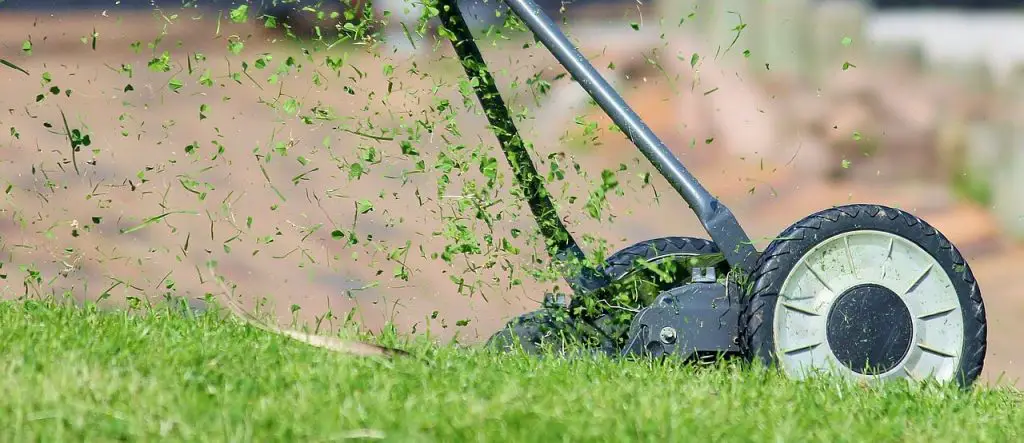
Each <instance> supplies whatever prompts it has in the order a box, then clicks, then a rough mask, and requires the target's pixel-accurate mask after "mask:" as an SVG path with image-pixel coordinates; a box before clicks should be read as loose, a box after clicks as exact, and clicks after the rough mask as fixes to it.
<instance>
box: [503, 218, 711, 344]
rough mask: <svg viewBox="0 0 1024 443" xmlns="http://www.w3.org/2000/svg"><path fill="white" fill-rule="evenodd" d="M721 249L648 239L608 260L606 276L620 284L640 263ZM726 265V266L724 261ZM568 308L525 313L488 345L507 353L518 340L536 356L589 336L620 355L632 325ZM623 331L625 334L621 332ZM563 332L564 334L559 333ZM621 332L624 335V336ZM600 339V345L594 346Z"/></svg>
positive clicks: (678, 239)
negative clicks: (575, 315) (578, 315)
mask: <svg viewBox="0 0 1024 443" xmlns="http://www.w3.org/2000/svg"><path fill="white" fill-rule="evenodd" d="M718 253H719V250H718V247H717V246H716V245H715V244H714V243H713V242H711V241H708V240H704V239H700V238H692V237H663V238H656V239H651V240H645V241H642V242H639V243H636V244H633V245H631V246H628V247H626V248H623V249H621V250H619V251H617V252H615V253H614V254H612V255H610V256H608V258H607V259H605V264H604V274H605V275H606V276H607V277H608V280H609V281H611V282H613V283H614V282H618V281H621V280H623V279H625V278H628V277H630V276H632V275H633V274H634V272H635V271H636V270H637V269H638V268H637V266H636V265H637V262H638V261H646V262H647V263H650V264H657V263H659V262H662V261H664V260H667V259H672V258H685V257H694V256H702V255H713V254H718ZM722 266H725V264H724V262H722ZM683 283H685V282H668V283H664V286H665V287H664V288H661V291H666V290H668V289H671V288H672V287H675V286H679V285H680V284H683ZM577 303H578V299H577V298H574V299H573V302H572V304H571V305H570V310H571V309H572V308H574V307H576V306H577ZM568 317H569V316H568V312H566V310H565V308H564V307H562V308H558V307H546V308H544V309H540V310H537V311H533V312H529V313H527V314H523V315H521V316H519V317H516V318H514V319H512V320H511V321H509V322H508V324H506V326H505V328H503V329H502V330H501V331H498V332H497V333H496V334H494V336H492V337H491V338H490V339H489V340H488V342H487V346H488V347H491V346H497V347H499V348H501V349H504V350H511V349H512V347H513V346H514V344H513V341H514V340H513V338H515V339H517V340H518V341H519V343H520V345H521V346H522V348H523V350H524V351H526V352H528V353H536V352H537V351H539V350H540V349H541V348H540V347H539V346H538V344H540V343H542V342H544V343H552V346H554V347H555V348H557V349H562V348H563V347H564V345H565V342H564V340H565V339H566V338H579V337H580V336H581V335H586V336H587V337H588V338H589V342H590V344H591V345H596V346H595V349H597V350H599V351H600V352H603V353H606V354H609V355H617V354H618V353H619V348H618V346H617V345H616V344H615V341H616V337H618V336H619V335H622V334H624V333H625V332H627V331H628V328H629V324H624V325H621V326H619V327H617V326H615V325H612V324H611V323H612V322H610V321H609V319H608V318H606V317H601V318H597V319H594V320H592V321H582V320H576V319H571V318H568ZM619 329H621V331H619ZM554 331H559V332H560V333H561V334H560V335H559V334H556V333H555V332H554ZM620 333H621V334H620ZM595 339H596V341H597V343H596V344H595V343H593V341H594V340H595Z"/></svg>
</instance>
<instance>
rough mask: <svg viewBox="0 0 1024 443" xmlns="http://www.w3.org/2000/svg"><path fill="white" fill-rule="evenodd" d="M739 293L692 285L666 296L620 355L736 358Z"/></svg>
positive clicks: (636, 322) (640, 321) (643, 315)
mask: <svg viewBox="0 0 1024 443" xmlns="http://www.w3.org/2000/svg"><path fill="white" fill-rule="evenodd" d="M740 311H741V306H740V289H739V286H737V285H735V284H730V285H729V286H728V288H727V287H726V286H725V285H723V284H720V283H692V284H688V285H684V286H680V287H677V288H673V289H671V290H668V291H665V292H664V293H662V294H661V295H659V296H658V298H657V299H656V300H655V301H654V304H652V305H651V306H649V307H647V308H644V309H643V310H641V311H640V313H639V314H637V315H636V317H634V318H633V323H632V325H631V326H630V330H629V335H628V339H627V341H626V346H625V347H624V348H623V349H622V351H621V354H622V356H638V357H662V356H673V357H678V358H681V359H683V360H693V359H695V358H704V357H708V356H713V355H723V354H738V353H739V352H740V348H739V345H738V337H739V314H740Z"/></svg>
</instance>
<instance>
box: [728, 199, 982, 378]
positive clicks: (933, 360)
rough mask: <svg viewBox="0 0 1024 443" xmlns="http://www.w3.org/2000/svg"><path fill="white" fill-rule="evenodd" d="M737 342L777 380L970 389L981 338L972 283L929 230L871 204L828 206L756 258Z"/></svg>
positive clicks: (959, 260) (951, 250)
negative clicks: (819, 376)
mask: <svg viewBox="0 0 1024 443" xmlns="http://www.w3.org/2000/svg"><path fill="white" fill-rule="evenodd" d="M749 283H750V286H749V287H748V292H747V294H748V297H749V298H748V301H747V303H746V304H745V307H744V311H743V313H742V315H741V316H740V345H741V348H742V350H743V351H744V353H745V354H746V355H747V356H749V357H750V358H752V359H757V360H760V361H761V362H763V363H765V364H766V365H769V366H776V367H778V368H779V369H781V370H782V372H783V373H785V374H786V375H787V376H788V377H791V378H795V379H801V378H804V377H806V376H808V375H811V374H812V373H819V372H824V373H832V374H839V375H841V376H843V377H846V378H848V379H853V380H857V381H877V380H893V379H907V380H911V381H920V380H922V379H925V378H932V379H935V380H938V381H940V382H948V381H955V382H957V383H958V384H960V385H961V386H964V387H966V386H969V385H970V384H972V383H973V382H974V381H975V380H976V379H977V378H978V376H979V375H980V374H981V370H982V366H983V363H984V358H985V348H986V342H987V337H986V335H987V333H986V318H985V307H984V304H983V302H982V299H981V292H980V289H979V288H978V283H977V281H975V279H974V275H973V274H972V273H971V269H970V267H969V266H968V265H967V263H966V262H965V261H964V258H963V257H962V256H961V254H960V252H959V251H958V250H957V249H956V247H955V246H953V245H952V244H951V243H950V242H949V240H947V239H946V238H945V237H944V236H943V235H942V234H941V233H940V232H938V231H937V230H936V229H935V228H933V227H932V226H930V225H929V224H928V223H926V222H924V221H922V220H921V219H919V218H917V217H915V216H913V215H911V214H908V213H906V212H904V211H901V210H898V209H893V208H889V207H884V206H877V205H848V206H841V207H835V208H831V209H827V210H824V211H821V212H818V213H816V214H813V215H811V216H808V217H807V218H805V219H803V220H801V221H799V222H797V223H796V224H794V225H793V226H791V227H789V228H788V229H786V231H784V232H783V233H782V234H780V236H779V238H777V239H776V240H775V241H773V242H772V243H771V244H770V245H769V246H768V247H767V248H766V249H765V251H764V253H763V254H762V255H761V257H760V259H759V261H758V265H757V266H756V267H755V269H754V272H752V273H751V274H750V279H749Z"/></svg>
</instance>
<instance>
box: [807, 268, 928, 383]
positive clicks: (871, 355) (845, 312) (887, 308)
mask: <svg viewBox="0 0 1024 443" xmlns="http://www.w3.org/2000/svg"><path fill="white" fill-rule="evenodd" d="M826 332H827V336H828V344H829V347H831V348H832V353H833V354H834V355H835V356H836V358H837V359H839V361H840V362H841V363H842V364H844V365H846V367H848V368H850V369H851V370H852V371H854V372H856V373H858V374H864V375H875V374H882V373H886V372H889V371H891V370H892V369H893V368H895V367H896V366H897V365H899V363H900V362H901V361H902V360H903V359H904V358H905V357H906V355H907V353H908V352H909V351H910V348H911V345H912V344H911V340H912V339H913V335H914V320H913V317H912V316H911V315H910V309H908V308H907V305H906V303H904V302H903V300H902V299H901V298H900V296H899V295H897V294H896V293H895V292H893V291H892V290H890V289H888V288H886V287H884V286H880V285H876V284H863V285H858V286H854V287H852V288H850V289H848V290H846V291H845V292H843V293H842V294H840V295H839V297H837V298H836V301H835V304H833V305H832V309H831V311H830V312H829V314H828V323H827V327H826Z"/></svg>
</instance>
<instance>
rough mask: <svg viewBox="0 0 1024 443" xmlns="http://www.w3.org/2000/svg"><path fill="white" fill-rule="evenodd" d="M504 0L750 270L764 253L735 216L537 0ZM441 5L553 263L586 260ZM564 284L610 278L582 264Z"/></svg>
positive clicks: (473, 50)
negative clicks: (630, 104)
mask: <svg viewBox="0 0 1024 443" xmlns="http://www.w3.org/2000/svg"><path fill="white" fill-rule="evenodd" d="M502 1H504V2H505V4H506V5H508V7H509V8H510V9H511V11H512V12H513V13H514V14H515V15H516V16H517V17H519V18H520V19H521V20H522V21H523V22H524V23H525V24H526V26H527V28H529V29H530V31H531V32H532V33H533V34H534V35H535V36H536V38H537V40H539V41H540V42H541V43H542V44H543V45H544V46H545V47H547V49H548V50H549V51H550V52H551V53H552V54H553V55H554V56H555V58H556V59H557V60H558V62H559V63H561V64H562V66H564V67H565V69H566V70H567V71H568V72H569V74H570V75H571V76H572V78H573V79H574V80H575V81H576V82H577V83H579V85H580V86H581V87H583V89H584V90H585V91H586V92H587V93H588V94H589V95H590V97H592V98H593V99H594V101H596V102H597V104H598V105H599V106H600V107H601V109H603V110H604V112H605V113H606V114H607V115H608V116H609V117H611V119H612V121H613V122H614V123H615V125H617V126H618V127H619V128H620V129H621V130H622V131H623V133H624V134H625V135H626V137H627V138H628V139H629V140H630V141H631V142H632V143H633V144H634V145H635V146H636V147H637V149H639V150H640V152H642V153H643V154H644V156H645V157H647V159H648V161H650V162H651V164H653V165H654V167H655V168H656V169H657V170H658V172H660V173H661V175H662V176H664V177H665V179H666V180H668V182H669V184H671V185H672V188H673V189H675V190H676V192H677V193H679V195H680V196H682V198H683V200H685V201H686V203H687V204H688V205H689V206H690V208H691V209H692V210H693V212H694V214H695V215H696V216H697V219H698V220H700V222H701V224H702V225H703V226H704V229H705V230H706V231H707V233H708V235H709V236H710V237H711V241H713V242H714V243H715V244H716V245H718V248H719V250H720V251H721V252H722V254H723V255H724V258H725V261H726V263H728V265H729V267H730V269H731V270H732V271H733V272H737V273H738V274H736V275H743V274H744V273H745V272H750V271H751V270H752V269H753V268H754V265H755V263H756V262H757V259H758V257H759V252H758V251H757V250H756V249H755V248H754V245H753V243H751V241H750V237H749V236H748V235H747V233H746V232H745V231H744V230H743V228H742V227H741V226H740V223H739V221H738V220H737V219H736V217H735V216H734V215H733V213H732V211H730V210H729V208H728V207H726V206H725V205H724V204H722V202H721V201H719V200H718V199H717V198H715V197H714V196H713V195H712V194H711V193H710V192H708V190H707V189H705V188H704V186H703V185H701V183H700V182H699V181H698V180H697V178H696V177H694V176H693V174H691V173H690V171H689V170H687V169H686V167H685V166H684V165H683V163H682V162H681V161H680V160H679V158H678V157H676V156H675V155H674V154H673V153H672V151H671V150H670V149H669V148H668V147H667V146H665V144H664V143H663V142H662V141H661V139H659V138H658V136H657V135H656V134H655V133H654V131H652V130H651V128H649V127H648V126H647V124H646V123H644V122H643V120H641V119H640V117H639V116H638V115H637V114H636V112H634V111H633V109H632V108H630V106H629V105H628V104H627V103H626V101H625V100H624V99H623V98H622V96H621V95H619V93H618V92H616V91H615V89H614V88H613V87H612V86H611V85H610V84H609V83H608V82H607V81H606V80H605V78H604V77H602V76H601V74H600V73H598V72H597V69H595V68H594V66H593V65H592V64H591V63H590V62H589V61H588V60H587V59H586V57H584V56H583V54H582V53H580V51H579V49H577V48H576V46H574V45H573V44H572V43H571V42H570V41H569V39H568V37H566V35H565V34H564V33H563V32H562V31H561V30H560V29H559V27H558V25H557V24H555V22H554V21H552V20H551V18H550V17H548V16H547V14H545V13H544V11H543V10H542V9H541V7H540V6H539V5H537V3H536V2H534V1H533V0H502ZM438 6H439V8H438V9H439V16H440V18H441V21H442V25H443V26H444V27H445V28H446V29H447V30H449V31H450V32H451V33H452V35H453V36H454V37H455V40H454V41H453V42H452V44H453V46H454V48H455V52H456V54H457V55H458V57H459V59H460V60H461V61H462V65H463V67H464V69H465V71H466V75H467V76H469V77H470V78H471V79H475V80H476V81H477V84H476V86H475V88H474V89H475V93H476V95H477V98H478V99H479V100H480V103H481V105H482V107H483V109H484V112H485V114H486V115H487V119H488V121H489V123H490V125H491V127H492V128H493V130H494V132H495V134H496V135H497V137H498V141H499V143H500V145H501V148H502V150H503V151H504V152H505V155H506V160H507V161H508V163H509V165H510V166H511V167H512V170H513V175H514V177H515V180H516V182H517V184H518V185H519V187H520V189H521V190H522V191H523V193H524V194H525V195H524V196H525V199H526V201H527V203H528V204H529V206H530V210H531V212H532V214H533V216H534V217H535V218H536V220H537V222H538V224H539V225H540V230H541V234H542V235H543V236H544V237H545V238H546V239H547V240H548V241H549V246H550V251H551V252H552V255H553V258H554V259H555V260H556V261H558V262H566V261H572V260H576V261H579V262H583V261H584V260H585V258H586V257H585V255H584V253H583V251H582V250H581V249H580V247H579V244H578V243H577V242H576V240H575V239H574V238H573V236H572V234H571V233H570V232H569V231H568V229H566V227H565V225H564V224H563V223H562V220H561V218H560V217H559V216H558V213H557V211H556V210H555V205H554V203H553V202H552V201H551V198H550V195H549V194H548V192H547V191H546V189H545V188H544V185H543V182H542V179H541V175H540V174H539V173H538V172H537V169H536V167H535V166H534V164H533V161H532V159H531V157H530V155H529V152H528V151H527V149H526V145H525V143H524V142H523V139H522V137H521V136H520V135H519V131H518V129H517V128H516V126H515V123H514V121H513V120H512V118H511V116H510V115H509V112H508V108H507V107H506V105H505V102H504V100H503V99H502V97H501V93H500V92H499V91H498V88H497V85H496V84H495V81H494V77H493V76H492V75H491V73H490V70H489V69H488V68H487V63H486V62H485V61H484V58H483V55H482V54H481V53H480V48H479V47H478V46H477V44H476V40H475V39H474V38H473V34H472V31H471V30H470V29H469V27H468V26H467V24H466V19H465V16H463V14H462V11H461V10H460V9H459V6H458V2H457V1H456V0H438ZM565 279H566V281H567V282H568V283H569V286H570V288H571V289H572V290H573V291H574V292H576V293H577V294H579V293H581V292H589V291H593V290H596V289H599V288H602V287H605V286H606V285H607V284H608V278H607V276H605V275H602V273H601V271H600V270H596V269H593V268H591V267H584V268H583V269H582V272H579V273H575V274H572V275H570V274H566V275H565Z"/></svg>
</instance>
